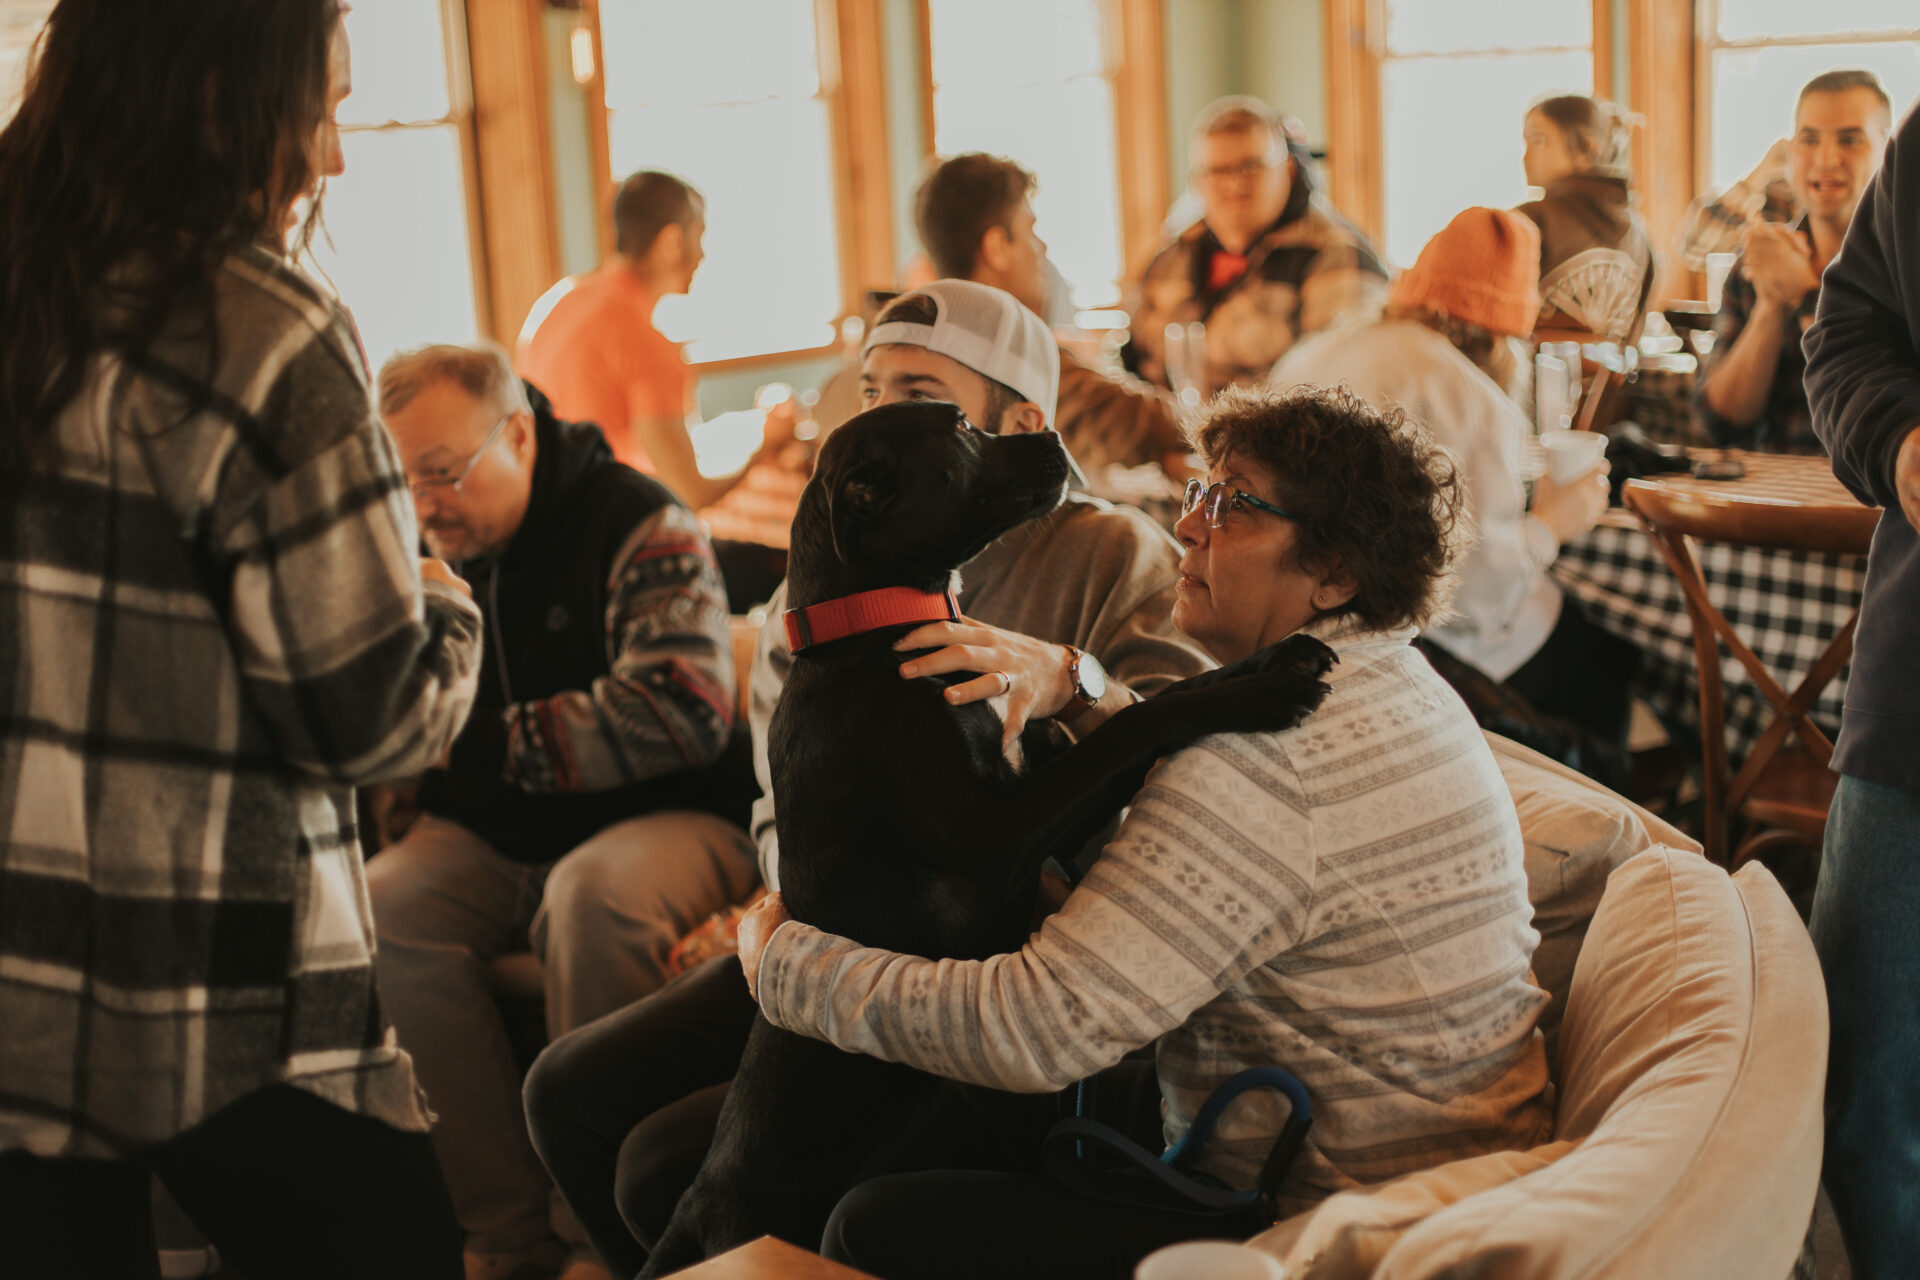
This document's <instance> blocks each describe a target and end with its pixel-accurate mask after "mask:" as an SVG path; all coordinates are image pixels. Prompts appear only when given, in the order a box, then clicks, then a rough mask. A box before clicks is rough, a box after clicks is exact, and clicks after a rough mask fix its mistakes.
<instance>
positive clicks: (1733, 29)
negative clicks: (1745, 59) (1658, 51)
mask: <svg viewBox="0 0 1920 1280" xmlns="http://www.w3.org/2000/svg"><path fill="white" fill-rule="evenodd" d="M1915 27H1920V6H1916V5H1915V4H1914V2H1913V0H1820V2H1819V3H1818V4H1809V3H1807V0H1720V22H1719V30H1720V38H1721V39H1722V40H1785V39H1789V38H1791V37H1793V36H1818V35H1840V34H1842V33H1844V32H1849V31H1902V30H1905V31H1911V30H1913V29H1914V28H1915Z"/></svg>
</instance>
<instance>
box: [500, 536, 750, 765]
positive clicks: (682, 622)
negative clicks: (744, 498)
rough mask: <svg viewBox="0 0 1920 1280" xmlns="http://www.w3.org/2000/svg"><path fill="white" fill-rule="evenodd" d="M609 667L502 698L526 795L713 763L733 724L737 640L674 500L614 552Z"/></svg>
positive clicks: (699, 544) (708, 557)
mask: <svg viewBox="0 0 1920 1280" xmlns="http://www.w3.org/2000/svg"><path fill="white" fill-rule="evenodd" d="M605 625H606V631H607V649H608V660H609V665H610V670H609V672H608V674H606V675H604V676H602V677H600V678H599V679H597V680H595V681H594V682H593V684H592V686H591V687H590V688H588V689H573V690H568V691H567V692H564V693H560V694H557V695H555V696H554V697H551V698H545V699H542V700H539V701H534V702H521V703H517V704H515V705H513V706H511V707H508V708H507V710H506V714H505V719H506V728H507V744H506V765H505V775H506V777H507V779H508V780H509V781H511V782H514V783H517V784H518V785H519V786H520V787H521V788H522V789H523V790H526V791H531V792H590V791H607V790H611V789H613V788H615V787H619V786H624V785H625V784H627V783H630V782H637V781H644V780H646V779H648V778H655V777H659V776H660V775H662V774H667V773H673V772H676V771H678V770H681V769H687V768H693V767H697V766H701V765H707V764H712V763H713V762H714V761H715V760H718V759H719V758H720V754H721V752H723V751H724V750H725V749H726V745H727V736H728V734H729V733H731V732H732V730H733V718H734V674H733V642H732V640H731V638H730V637H729V635H728V631H727V602H726V594H725V589H724V588H723V587H722V586H721V584H720V573H719V569H718V567H717V565H716V564H715V562H714V559H713V548H712V547H711V546H710V545H709V544H708V542H707V537H706V534H705V533H704V532H703V531H702V530H701V527H700V521H699V518H698V517H697V516H695V515H694V514H693V513H692V512H691V511H688V510H687V509H686V508H685V507H683V506H680V505H679V504H678V503H669V504H667V505H665V506H663V507H661V508H660V509H659V510H658V511H656V512H655V513H654V514H653V515H651V516H649V517H648V518H647V519H646V520H644V521H643V522H641V523H640V524H639V525H638V526H636V527H635V529H634V530H633V532H632V533H631V534H630V535H628V537H627V539H626V541H625V542H624V543H623V544H622V545H621V547H620V550H619V552H618V553H617V554H616V555H615V556H614V560H613V568H612V575H611V578H610V581H609V582H608V587H607V613H606V619H605Z"/></svg>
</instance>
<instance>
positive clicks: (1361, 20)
mask: <svg viewBox="0 0 1920 1280" xmlns="http://www.w3.org/2000/svg"><path fill="white" fill-rule="evenodd" d="M1678 2H1684V0H1678ZM1324 4H1325V10H1324V19H1325V20H1324V31H1325V36H1326V64H1327V161H1326V168H1327V184H1328V186H1329V188H1330V192H1329V194H1330V195H1331V196H1332V198H1333V202H1334V204H1335V205H1337V206H1338V207H1339V209H1340V211H1341V212H1342V213H1344V214H1345V215H1346V216H1347V217H1348V218H1349V219H1350V220H1351V221H1352V222H1353V223H1354V225H1355V226H1357V227H1359V228H1360V229H1361V230H1362V231H1364V232H1366V234H1367V238H1368V239H1370V240H1372V241H1373V242H1374V243H1375V244H1376V245H1378V244H1382V243H1384V242H1385V238H1386V221H1387V215H1386V168H1385V152H1386V148H1385V146H1384V142H1385V139H1384V136H1383V134H1382V132H1381V128H1382V121H1381V102H1380V71H1381V67H1382V66H1383V65H1384V64H1385V63H1386V62H1387V60H1388V55H1387V47H1386V46H1387V6H1386V0H1324ZM1589 8H1590V9H1591V11H1592V24H1591V28H1590V32H1591V34H1590V35H1589V37H1588V39H1589V42H1590V43H1589V46H1588V47H1589V49H1590V52H1591V55H1592V58H1593V93H1594V94H1595V96H1597V97H1602V98H1611V97H1612V96H1613V73H1614V67H1613V6H1612V4H1611V3H1610V0H1589ZM1544 47H1546V46H1543V48H1544ZM1553 47H1555V48H1565V49H1574V48H1578V47H1579V46H1575V45H1565V46H1553Z"/></svg>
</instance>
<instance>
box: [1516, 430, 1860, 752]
mask: <svg viewBox="0 0 1920 1280" xmlns="http://www.w3.org/2000/svg"><path fill="white" fill-rule="evenodd" d="M1702 456H1711V457H1718V456H1720V455H1719V452H1718V451H1716V450H1708V451H1703V452H1702ZM1730 456H1733V457H1737V458H1739V459H1740V460H1741V461H1742V462H1743V463H1745V464H1746V468H1747V474H1746V475H1745V476H1744V477H1743V478H1741V479H1739V480H1696V479H1694V478H1693V477H1692V476H1690V475H1673V476H1665V477H1658V478H1657V479H1656V481H1655V482H1656V483H1657V484H1659V486H1660V487H1661V488H1663V489H1671V490H1675V491H1678V492H1681V493H1684V494H1686V495H1688V496H1691V497H1695V498H1697V499H1699V500H1700V501H1702V502H1708V503H1729V502H1730V503H1738V504H1741V505H1751V506H1753V507H1756V508H1761V509H1764V508H1766V507H1778V506H1793V507H1798V508H1807V507H1831V508H1835V509H1846V510H1849V511H1853V512H1857V511H1858V510H1859V509H1860V503H1859V502H1857V501H1856V500H1855V499H1854V497H1853V495H1852V494H1850V493H1848V492H1847V490H1846V488H1845V487H1844V486H1842V485H1841V484H1840V482H1839V481H1838V480H1835V479H1834V478H1833V472H1832V464H1831V463H1830V462H1829V461H1828V460H1827V459H1826V458H1823V457H1800V456H1792V455H1786V454H1768V453H1744V452H1738V451H1735V452H1732V453H1731V454H1730ZM1699 558H1700V567H1701V571H1702V573H1703V574H1704V576H1705V577H1706V580H1707V586H1708V592H1709V594H1710V596H1711V597H1712V599H1713V602H1714V605H1715V607H1716V608H1718V609H1719V610H1720V612H1721V613H1722V614H1724V615H1725V616H1726V618H1727V620H1728V621H1729V622H1731V623H1732V624H1733V626H1734V627H1735V628H1736V629H1737V630H1738V631H1739V632H1740V634H1741V636H1742V637H1743V638H1744V639H1745V640H1746V641H1747V643H1748V644H1749V645H1751V646H1752V648H1753V650H1754V652H1755V653H1756V654H1758V655H1759V657H1760V658H1761V659H1762V660H1763V661H1764V662H1765V663H1766V664H1767V666H1768V667H1769V668H1770V669H1771V670H1772V671H1773V673H1774V675H1775V676H1776V677H1777V678H1778V679H1779V680H1780V681H1781V682H1782V683H1783V684H1785V685H1786V686H1787V687H1789V688H1791V687H1793V686H1794V685H1796V684H1798V683H1799V680H1800V678H1801V677H1802V676H1803V675H1805V673H1806V672H1807V670H1808V669H1809V668H1811V667H1812V665H1813V663H1814V662H1815V661H1816V660H1817V659H1818V658H1819V656H1820V654H1821V653H1822V651H1824V650H1825V648H1826V644H1827V641H1828V640H1829V639H1830V638H1831V637H1832V636H1833V634H1834V633H1835V632H1836V631H1838V630H1839V628H1840V627H1842V626H1844V625H1845V623H1846V621H1847V619H1848V618H1850V617H1852V616H1853V615H1854V613H1855V612H1856V611H1858V609H1859V608H1860V596H1861V592H1862V589H1863V588H1864V586H1865V584H1866V570H1867V566H1866V558H1865V557H1864V556H1852V555H1823V554H1817V553H1811V552H1799V551H1776V550H1768V549H1765V548H1760V547H1747V546H1738V545H1734V544H1731V543H1702V544H1700V546H1699ZM1553 574H1554V577H1555V579H1556V580H1558V581H1559V583H1560V584H1561V586H1563V587H1564V588H1565V589H1566V590H1567V593H1568V594H1569V595H1571V596H1573V597H1574V598H1576V599H1578V600H1579V601H1580V602H1581V604H1582V605H1583V606H1584V607H1585V608H1586V610H1587V613H1588V616H1589V617H1590V618H1591V619H1592V620H1593V621H1594V622H1595V623H1597V624H1598V625H1600V626H1602V627H1604V628H1606V629H1607V630H1609V631H1611V632H1613V633H1614V634H1616V635H1619V636H1621V637H1623V638H1624V639H1627V640H1630V641H1632V642H1633V643H1634V644H1636V645H1638V646H1639V647H1640V649H1641V651H1642V652H1643V653H1645V655H1646V661H1645V664H1644V665H1643V667H1642V669H1641V678H1640V682H1639V685H1638V687H1637V689H1636V692H1638V693H1639V694H1640V696H1641V697H1643V698H1645V699H1646V701H1647V702H1648V703H1649V704H1650V705H1651V706H1652V707H1653V709H1654V710H1655V711H1657V712H1658V713H1659V714H1660V715H1661V717H1662V718H1663V719H1666V720H1667V721H1668V722H1669V723H1677V724H1680V725H1684V726H1688V727H1690V728H1697V727H1698V725H1699V718H1700V707H1699V697H1700V692H1699V682H1698V679H1697V678H1696V676H1695V672H1694V654H1693V638H1692V637H1693V625H1692V622H1691V620H1690V619H1689V617H1688V615H1687V608H1686V601H1685V598H1684V597H1683V596H1682V595H1681V593H1680V585H1679V583H1677V582H1676V581H1675V580H1674V578H1673V574H1672V572H1671V571H1670V570H1669V569H1668V568H1667V566H1666V562H1665V561H1663V560H1661V558H1660V554H1659V552H1658V551H1656V550H1655V549H1654V546H1653V544H1652V542H1650V541H1649V540H1648V539H1647V537H1646V535H1645V533H1643V532H1642V531H1641V529H1640V525H1639V522H1638V521H1637V520H1636V519H1635V518H1634V517H1633V515H1632V514H1631V513H1630V512H1627V511H1620V510H1614V511H1609V512H1607V514H1606V516H1605V518H1603V519H1602V521H1601V522H1600V524H1599V525H1598V526H1597V527H1596V528H1595V529H1594V530H1593V531H1592V532H1590V533H1588V534H1587V535H1585V536H1584V537H1581V538H1578V539H1576V540H1574V541H1573V542H1570V543H1568V544H1566V545H1565V546H1563V547H1561V548H1560V558H1559V559H1558V560H1556V561H1555V562H1554V566H1553ZM1725 676H1726V682H1727V749H1728V752H1729V753H1730V755H1731V756H1732V758H1733V759H1734V760H1736V761H1738V760H1739V759H1740V758H1741V757H1743V756H1744V755H1745V754H1746V753H1747V750H1748V748H1749V747H1750V746H1751V745H1752V743H1753V740H1754V739H1755V738H1756V737H1757V736H1758V735H1759V732H1760V729H1761V726H1762V725H1763V724H1764V723H1765V722H1766V720H1767V719H1768V718H1769V717H1768V714H1767V712H1766V705H1767V704H1766V701H1765V699H1764V698H1763V697H1762V696H1761V694H1760V691H1759V690H1758V689H1757V688H1756V687H1755V686H1754V685H1753V684H1752V683H1751V682H1750V681H1748V679H1747V678H1746V675H1745V673H1744V672H1743V671H1741V670H1740V669H1739V668H1738V666H1737V665H1735V664H1728V665H1727V666H1726V667H1725ZM1845 696H1846V675H1845V673H1842V675H1841V677H1840V678H1839V679H1838V680H1836V681H1834V682H1833V684H1831V685H1829V686H1828V688H1827V691H1826V694H1825V695H1824V696H1823V697H1822V698H1821V699H1820V700H1819V702H1818V703H1817V704H1816V705H1815V709H1814V718H1815V720H1817V721H1819V722H1820V723H1821V725H1822V727H1823V728H1825V729H1827V730H1828V731H1829V732H1832V731H1834V730H1836V729H1837V728H1838V726H1839V722H1840V710H1841V703H1842V701H1843V699H1844V698H1845Z"/></svg>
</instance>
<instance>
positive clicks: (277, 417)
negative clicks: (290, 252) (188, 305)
mask: <svg viewBox="0 0 1920 1280" xmlns="http://www.w3.org/2000/svg"><path fill="white" fill-rule="evenodd" d="M214 328H215V332H216V334H217V338H216V341H217V346H216V348H215V349H214V350H213V351H212V352H211V353H210V354H211V355H213V356H214V357H215V358H217V360H218V364H217V366H215V367H213V368H212V371H211V377H210V387H209V389H210V390H211V391H212V393H213V398H212V401H211V406H212V408H213V409H214V410H215V411H216V412H217V413H219V414H220V415H221V416H223V417H226V418H228V419H230V420H231V421H232V423H233V424H234V426H235V427H236V428H237V429H238V430H239V431H240V434H241V437H242V440H243V443H245V444H246V445H247V446H248V447H249V449H250V450H251V451H252V452H254V453H256V454H258V455H260V456H259V461H260V463H261V465H262V466H263V467H264V468H265V470H266V471H267V472H268V473H270V474H271V473H274V472H281V471H285V470H290V469H292V468H294V467H297V466H300V465H301V464H302V463H304V462H305V461H308V460H310V459H312V458H314V457H317V456H319V455H320V454H322V453H324V452H326V451H327V450H329V449H331V448H333V447H334V446H335V445H337V444H339V443H340V442H341V441H343V440H345V439H347V438H348V437H350V436H352V435H353V434H355V433H356V432H360V431H365V430H368V429H370V427H371V426H372V422H373V410H372V401H371V394H372V392H371V378H370V375H369V372H368V369H367V359H366V353H365V350H364V348H363V346H362V344H361V341H360V337H359V333H358V331H357V330H356V329H355V327H354V324H353V320H352V318H351V317H350V316H349V315H348V314H347V312H346V310H345V309H344V308H343V307H342V306H341V305H340V303H339V302H338V300H336V299H335V298H333V297H332V296H331V295H330V294H328V293H327V292H326V291H325V290H323V289H322V288H321V287H320V286H319V285H318V284H317V283H316V282H315V281H314V280H312V279H311V278H310V277H309V276H307V275H306V274H305V273H304V272H302V271H301V270H299V269H298V268H297V267H295V266H293V265H292V264H291V263H289V262H287V261H286V260H285V259H284V258H281V257H279V256H278V255H275V254H273V253H270V252H268V251H267V250H264V249H259V248H254V247H248V248H245V249H242V250H238V251H236V252H234V253H231V254H229V255H228V256H227V257H226V258H225V259H224V260H223V262H222V263H221V266H220V270H219V273H218V277H217V280H216V284H215V288H214ZM203 347H204V339H201V338H199V337H193V338H190V339H186V340H184V341H176V342H169V341H167V340H166V339H165V338H163V339H162V340H161V341H159V342H157V343H156V344H155V346H154V348H153V351H152V357H153V358H154V359H156V360H158V361H160V362H162V363H174V364H176V365H177V367H179V368H180V369H181V371H183V372H186V373H188V375H189V376H197V375H198V374H201V373H204V372H205V371H206V367H205V366H204V365H203V364H201V363H200V362H201V360H202V356H200V355H199V354H197V352H196V349H197V348H203ZM196 365H200V367H199V368H195V366H196Z"/></svg>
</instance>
